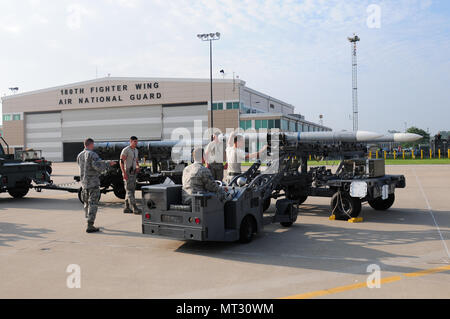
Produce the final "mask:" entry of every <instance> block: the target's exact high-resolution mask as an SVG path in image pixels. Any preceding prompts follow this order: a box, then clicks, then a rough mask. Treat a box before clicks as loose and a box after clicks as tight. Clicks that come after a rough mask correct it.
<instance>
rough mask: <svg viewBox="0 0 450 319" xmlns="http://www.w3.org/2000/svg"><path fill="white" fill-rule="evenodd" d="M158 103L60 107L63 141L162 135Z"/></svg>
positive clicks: (158, 136) (142, 137) (158, 137)
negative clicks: (68, 108)
mask: <svg viewBox="0 0 450 319" xmlns="http://www.w3.org/2000/svg"><path fill="white" fill-rule="evenodd" d="M161 113H162V110H161V106H160V105H157V106H128V107H119V108H102V109H86V110H68V111H62V135H63V142H64V143H70V142H82V141H84V140H85V139H86V138H88V137H91V138H93V139H94V140H96V141H127V140H128V139H129V138H130V136H133V135H135V136H137V137H138V138H139V139H140V140H160V139H161V130H162V128H161Z"/></svg>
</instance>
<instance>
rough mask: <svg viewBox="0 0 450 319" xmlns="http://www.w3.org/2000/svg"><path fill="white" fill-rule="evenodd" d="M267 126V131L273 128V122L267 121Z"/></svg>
mask: <svg viewBox="0 0 450 319" xmlns="http://www.w3.org/2000/svg"><path fill="white" fill-rule="evenodd" d="M267 124H268V126H267V128H268V129H272V128H275V120H268V121H267Z"/></svg>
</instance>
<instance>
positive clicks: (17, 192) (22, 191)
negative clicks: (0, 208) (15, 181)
mask: <svg viewBox="0 0 450 319" xmlns="http://www.w3.org/2000/svg"><path fill="white" fill-rule="evenodd" d="M29 190H30V188H29V187H17V188H11V189H8V193H9V195H11V197H13V198H23V197H25V195H26V194H28V191H29Z"/></svg>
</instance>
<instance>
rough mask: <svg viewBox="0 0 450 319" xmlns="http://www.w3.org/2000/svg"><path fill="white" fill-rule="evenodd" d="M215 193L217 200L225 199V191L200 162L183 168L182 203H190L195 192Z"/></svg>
mask: <svg viewBox="0 0 450 319" xmlns="http://www.w3.org/2000/svg"><path fill="white" fill-rule="evenodd" d="M199 192H200V193H202V192H203V193H205V192H211V193H216V194H217V196H218V197H219V200H221V201H223V200H224V199H225V195H226V194H225V191H224V190H223V189H222V188H221V187H220V186H219V185H218V184H217V183H216V182H215V180H214V178H213V177H212V175H211V172H210V171H209V169H207V168H206V167H204V166H203V165H202V164H200V163H194V164H192V165H189V166H188V167H186V168H185V169H184V170H183V204H185V205H189V204H191V201H192V198H191V195H192V194H195V193H199Z"/></svg>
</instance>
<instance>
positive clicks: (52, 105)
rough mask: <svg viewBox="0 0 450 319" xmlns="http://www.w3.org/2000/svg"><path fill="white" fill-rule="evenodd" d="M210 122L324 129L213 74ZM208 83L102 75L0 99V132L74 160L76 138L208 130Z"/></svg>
mask: <svg viewBox="0 0 450 319" xmlns="http://www.w3.org/2000/svg"><path fill="white" fill-rule="evenodd" d="M213 95H214V103H213V105H212V107H213V112H214V115H213V121H214V127H217V128H219V129H220V130H222V131H223V132H226V129H227V128H237V127H241V128H243V129H248V128H255V129H271V128H279V129H281V130H283V131H330V130H331V129H330V128H328V127H325V126H321V125H319V124H316V123H312V122H308V121H306V120H305V118H304V116H302V115H300V114H295V110H294V106H293V105H290V104H288V103H286V102H283V101H281V100H278V99H276V98H273V97H270V96H268V95H266V94H263V93H260V92H258V91H255V90H253V89H250V88H248V87H247V86H246V83H245V82H244V81H242V80H240V79H238V80H229V79H220V80H219V79H217V80H216V79H215V80H214V84H213ZM209 101H210V80H209V79H178V78H114V77H107V78H101V79H95V80H91V81H85V82H79V83H73V84H69V85H64V86H58V87H53V88H48V89H43V90H37V91H32V92H26V93H21V94H15V95H10V96H5V97H3V98H2V103H3V135H4V137H5V139H6V140H7V141H8V143H9V145H10V146H11V149H13V150H15V151H17V150H22V149H35V150H38V149H39V150H42V151H43V156H44V157H46V158H47V159H49V160H52V161H73V160H74V159H75V157H76V154H77V153H78V152H79V151H80V150H81V149H82V147H83V146H82V141H83V140H84V139H85V138H86V137H92V138H93V139H95V140H96V141H126V140H127V139H128V138H129V137H130V136H132V135H136V136H138V137H139V139H140V140H167V139H171V134H172V132H173V130H174V129H175V128H178V127H185V128H187V129H189V130H190V131H191V132H192V133H193V129H194V121H201V123H202V126H203V129H204V130H205V129H207V128H208V127H209V117H210V115H209V114H210V112H209V110H210V104H211V103H210V102H209Z"/></svg>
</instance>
